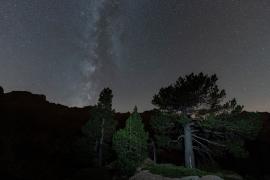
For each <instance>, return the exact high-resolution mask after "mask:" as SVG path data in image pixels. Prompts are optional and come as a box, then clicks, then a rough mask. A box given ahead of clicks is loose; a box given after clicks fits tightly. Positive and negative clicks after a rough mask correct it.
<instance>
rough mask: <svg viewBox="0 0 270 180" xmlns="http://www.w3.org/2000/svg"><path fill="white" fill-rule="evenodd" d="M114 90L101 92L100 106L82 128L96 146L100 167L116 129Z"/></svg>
mask: <svg viewBox="0 0 270 180" xmlns="http://www.w3.org/2000/svg"><path fill="white" fill-rule="evenodd" d="M112 98H113V94H112V90H111V89H109V88H105V89H103V90H102V91H101V93H100V96H99V100H98V104H97V105H96V106H95V107H93V109H92V110H91V119H90V120H89V121H88V122H87V123H86V124H85V126H84V127H83V128H82V131H83V133H84V135H85V136H86V137H87V139H88V141H89V142H92V144H93V145H94V148H93V150H94V152H95V153H96V155H97V159H98V165H99V166H102V164H103V161H104V158H103V155H104V147H106V148H107V149H108V148H109V147H110V146H109V144H110V143H111V141H112V135H113V132H114V129H115V123H114V121H113V110H112Z"/></svg>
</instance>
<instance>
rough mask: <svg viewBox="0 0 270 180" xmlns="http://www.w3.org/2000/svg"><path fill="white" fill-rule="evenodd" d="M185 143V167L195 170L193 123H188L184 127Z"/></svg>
mask: <svg viewBox="0 0 270 180" xmlns="http://www.w3.org/2000/svg"><path fill="white" fill-rule="evenodd" d="M184 143H185V166H186V167H187V168H195V158H194V152H193V144H192V132H191V123H187V124H186V125H185V126H184Z"/></svg>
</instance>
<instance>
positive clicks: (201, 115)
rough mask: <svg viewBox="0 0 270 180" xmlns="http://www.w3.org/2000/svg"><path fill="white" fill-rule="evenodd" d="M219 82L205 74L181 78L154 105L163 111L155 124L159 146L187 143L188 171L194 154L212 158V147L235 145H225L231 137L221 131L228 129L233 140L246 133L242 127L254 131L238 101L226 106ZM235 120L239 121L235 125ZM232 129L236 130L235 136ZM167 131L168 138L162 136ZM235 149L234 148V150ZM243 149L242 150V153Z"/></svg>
mask: <svg viewBox="0 0 270 180" xmlns="http://www.w3.org/2000/svg"><path fill="white" fill-rule="evenodd" d="M217 80H218V78H217V76H216V75H215V74H214V75H211V76H208V75H205V74H203V73H199V74H193V73H191V74H190V75H186V76H185V77H179V78H178V80H177V81H176V82H175V83H174V84H172V85H170V86H168V87H165V88H161V89H160V91H159V93H158V94H156V95H155V96H154V98H153V101H152V103H153V104H154V105H156V106H158V107H159V108H160V110H161V111H162V112H160V113H158V115H156V116H154V118H153V120H152V122H153V125H152V126H153V127H154V129H156V131H158V132H159V135H160V136H159V137H158V138H157V139H158V143H159V144H161V145H164V143H165V144H166V143H167V145H168V144H170V143H168V140H169V139H170V141H169V142H177V143H179V142H180V141H181V140H182V139H183V140H184V149H185V166H186V167H188V168H194V167H195V157H194V150H196V151H198V153H202V152H204V153H206V154H207V155H209V156H210V149H209V147H208V146H209V145H215V146H217V147H222V148H228V147H229V145H231V144H230V143H225V142H228V138H229V137H228V135H226V133H219V132H218V131H220V130H223V131H224V129H226V130H227V131H230V132H231V134H232V135H231V136H230V137H231V138H232V137H239V136H240V135H239V133H240V131H244V130H243V129H242V128H241V126H242V127H250V126H249V125H248V124H247V123H249V122H248V121H243V119H242V118H241V116H240V115H241V112H242V109H243V106H239V105H237V102H236V100H235V99H233V100H231V101H229V102H227V103H225V104H222V102H223V100H224V98H225V95H226V93H225V90H223V89H222V90H220V89H219V88H218V86H217V84H216V83H217ZM236 117H237V118H236ZM233 118H234V119H237V120H236V121H232V120H231V119H233ZM162 121H165V122H162ZM166 121H168V122H166ZM239 122H241V123H239ZM206 124H207V125H206ZM162 126H163V127H162ZM182 127H183V132H182V129H181V128H182ZM232 127H235V128H234V131H233V132H232ZM256 127H259V126H255V130H254V131H256V132H257V130H258V128H257V129H256ZM164 128H165V131H166V132H165V134H164V132H163V134H162V133H160V132H161V131H162V130H161V129H164ZM206 129H208V130H206ZM209 129H212V130H209ZM213 129H215V130H213ZM166 133H167V134H166ZM209 134H210V135H209ZM227 134H228V133H227ZM214 135H215V136H214ZM175 136H176V138H175ZM173 137H174V138H173ZM209 137H211V138H212V137H218V138H214V139H215V140H216V141H213V140H210V139H209ZM172 138H173V140H171V139H172ZM165 141H167V142H165ZM220 142H222V143H220ZM242 146H243V145H242ZM242 146H241V147H242ZM235 147H236V146H231V148H230V149H233V148H235ZM241 147H240V146H238V149H240V148H241Z"/></svg>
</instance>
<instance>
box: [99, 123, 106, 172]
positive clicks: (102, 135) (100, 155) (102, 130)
mask: <svg viewBox="0 0 270 180" xmlns="http://www.w3.org/2000/svg"><path fill="white" fill-rule="evenodd" d="M104 124H105V119H104V118H103V119H102V125H101V137H100V141H99V149H98V165H99V166H100V167H101V166H102V145H103V139H104Z"/></svg>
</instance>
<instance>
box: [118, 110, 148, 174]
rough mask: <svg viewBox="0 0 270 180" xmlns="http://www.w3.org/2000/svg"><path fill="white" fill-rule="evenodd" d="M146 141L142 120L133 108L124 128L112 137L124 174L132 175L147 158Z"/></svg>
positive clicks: (146, 136) (146, 135)
mask: <svg viewBox="0 0 270 180" xmlns="http://www.w3.org/2000/svg"><path fill="white" fill-rule="evenodd" d="M147 139H148V134H147V133H146V132H145V130H144V125H143V123H142V119H141V117H140V115H139V113H138V112H137V108H136V107H135V109H134V112H133V113H132V114H131V116H130V117H129V118H128V120H127V122H126V127H125V128H124V129H121V130H119V131H117V132H116V133H115V134H114V136H113V148H114V150H115V151H116V154H117V157H118V164H119V166H120V169H121V170H122V172H123V173H124V174H126V175H132V174H133V173H134V172H135V171H136V168H137V167H138V166H139V165H140V164H141V163H142V161H143V160H144V159H145V158H146V157H147Z"/></svg>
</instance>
